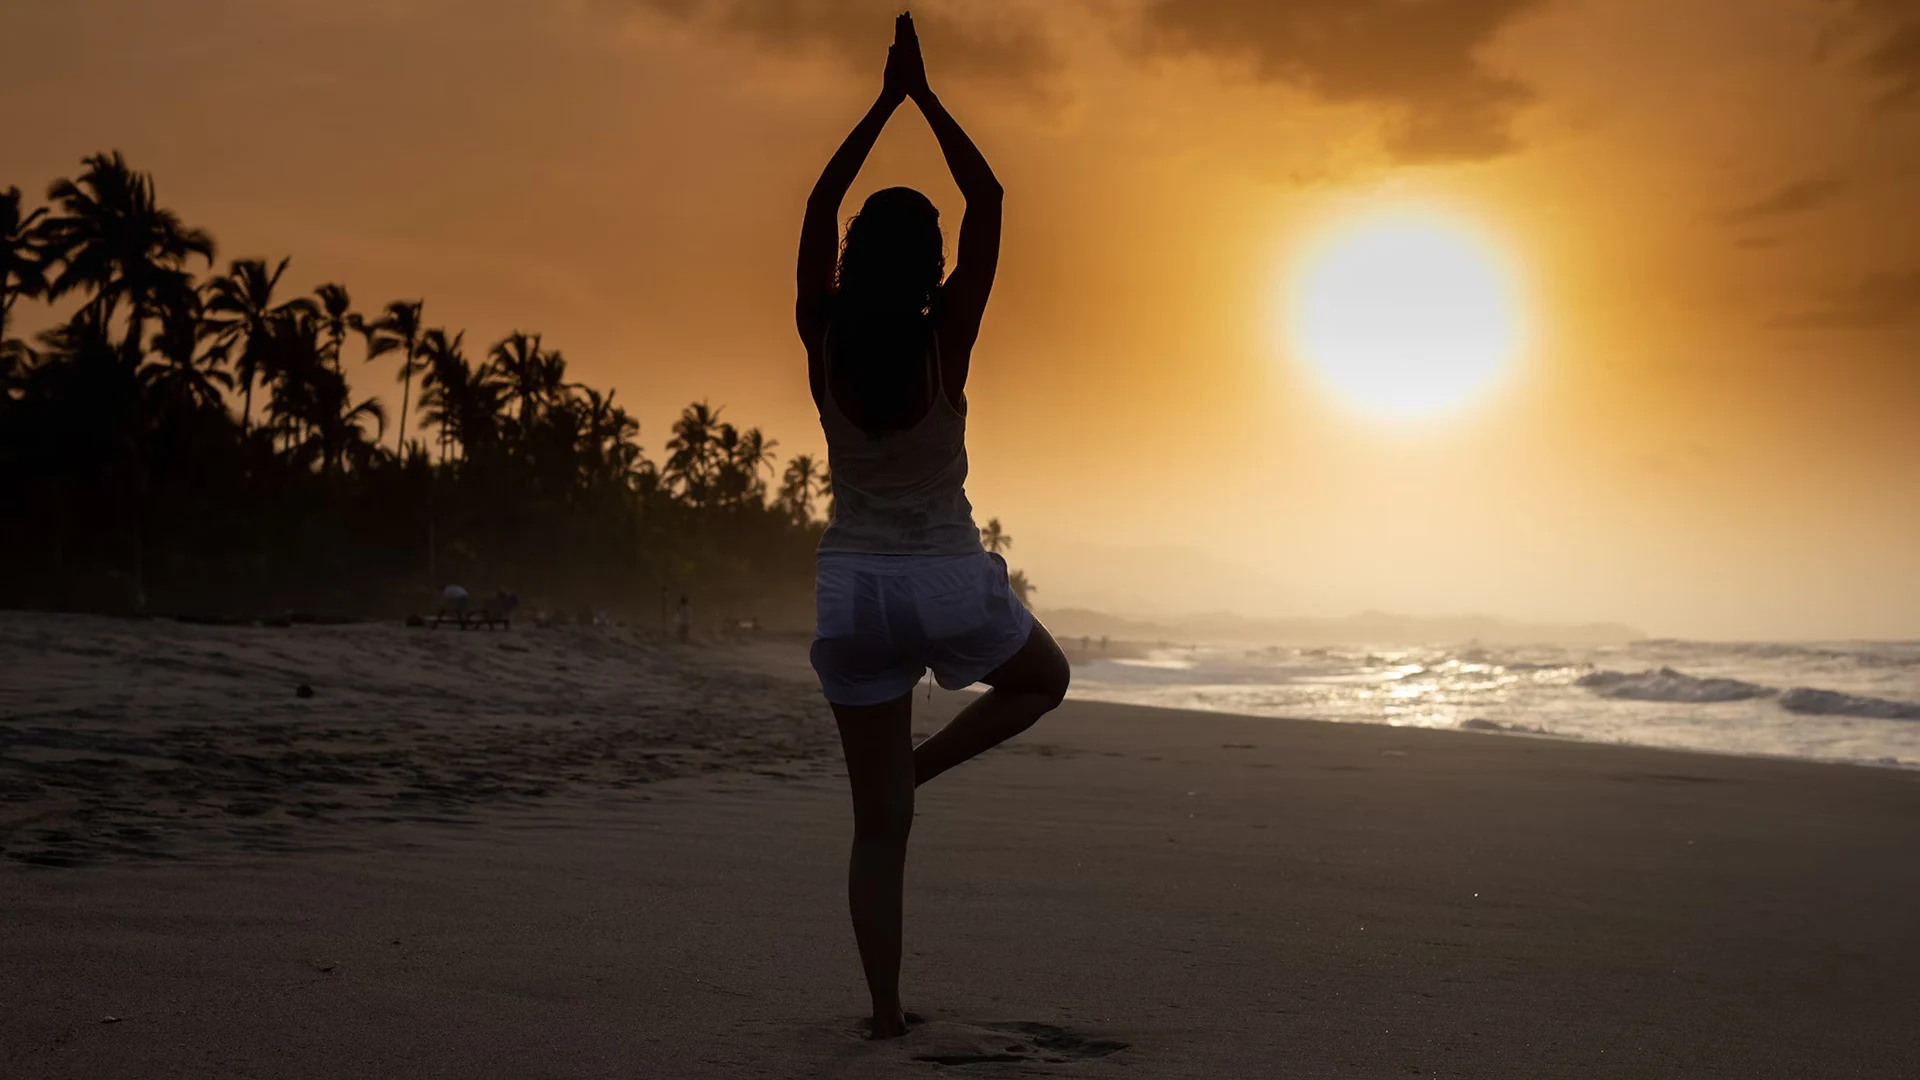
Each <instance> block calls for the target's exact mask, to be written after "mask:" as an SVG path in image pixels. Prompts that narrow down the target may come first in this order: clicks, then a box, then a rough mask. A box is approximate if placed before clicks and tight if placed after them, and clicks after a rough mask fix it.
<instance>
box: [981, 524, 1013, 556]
mask: <svg viewBox="0 0 1920 1080" xmlns="http://www.w3.org/2000/svg"><path fill="white" fill-rule="evenodd" d="M980 546H981V547H984V548H986V549H987V550H988V551H991V552H993V553H994V554H995V555H998V554H1000V553H1001V552H1003V551H1006V550H1008V549H1010V548H1012V547H1013V537H1011V536H1008V535H1007V534H1006V533H1005V532H1004V531H1002V530H1001V528H1000V519H999V518H991V519H989V520H988V521H987V527H986V528H984V529H981V530H980Z"/></svg>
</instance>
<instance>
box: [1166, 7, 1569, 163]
mask: <svg viewBox="0 0 1920 1080" xmlns="http://www.w3.org/2000/svg"><path fill="white" fill-rule="evenodd" d="M1542 2H1543V0H1148V3H1147V7H1146V9H1145V15H1144V18H1145V27H1146V31H1147V43H1148V45H1149V47H1150V48H1153V49H1156V50H1159V51H1164V52H1199V53H1206V54H1210V55H1215V56H1223V57H1237V58H1242V59H1245V60H1250V61H1251V62H1252V63H1253V67H1254V72H1255V74H1256V75H1257V76H1258V77H1260V78H1261V79H1264V80H1268V81H1272V82H1279V83H1287V84H1291V85H1295V86H1299V87H1301V88H1303V89H1305V90H1308V91H1311V92H1312V93H1314V94H1316V95H1318V96H1320V97H1322V98H1324V99H1326V100H1328V101H1334V102H1341V103H1354V104H1364V105H1379V106H1385V107H1387V108H1388V109H1389V110H1391V112H1392V113H1393V116H1394V121H1393V126H1392V128H1391V129H1390V131H1389V134H1388V149H1389V150H1390V151H1391V152H1392V153H1393V154H1394V155H1395V156H1396V157H1398V158H1400V159H1401V160H1407V161H1430V160H1444V159H1459V158H1484V157H1492V156H1495V155H1498V154H1501V153H1504V152H1506V151H1508V150H1510V149H1512V148H1513V145H1514V143H1513V136H1512V133H1511V131H1510V130H1509V126H1508V125H1509V122H1510V120H1511V119H1512V116H1513V112H1514V110H1515V109H1516V108H1518V107H1519V106H1520V105H1522V104H1524V103H1525V102H1526V101H1527V100H1528V98H1529V94H1528V92H1527V90H1526V88H1524V87H1522V86H1521V85H1520V84H1519V83H1517V82H1515V81H1513V80H1512V79H1509V78H1507V77H1505V76H1502V75H1499V74H1496V73H1494V72H1491V71H1489V70H1487V69H1486V68H1485V67H1483V66H1482V65H1481V64H1480V61H1479V60H1478V59H1477V56H1476V54H1477V53H1478V51H1479V50H1480V49H1481V48H1482V47H1483V46H1485V45H1486V44H1487V43H1488V42H1490V41H1491V40H1492V39H1493V38H1494V37H1495V35H1497V34H1498V33H1499V31H1500V30H1501V29H1502V28H1503V27H1505V26H1506V25H1508V24H1509V23H1510V22H1512V21H1513V20H1514V19H1515V18H1516V17H1518V16H1519V15H1521V14H1522V13H1524V12H1526V11H1528V10H1530V9H1532V8H1535V7H1538V6H1540V4H1541V3H1542Z"/></svg>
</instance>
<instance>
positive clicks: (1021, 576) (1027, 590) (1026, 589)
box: [1007, 570, 1040, 604]
mask: <svg viewBox="0 0 1920 1080" xmlns="http://www.w3.org/2000/svg"><path fill="white" fill-rule="evenodd" d="M1007 587H1008V588H1011V589H1012V590H1013V595H1015V596H1017V597H1019V598H1020V602H1021V603H1022V604H1027V603H1030V602H1031V601H1032V597H1033V594H1034V593H1037V592H1039V591H1040V589H1039V587H1038V586H1036V585H1034V583H1033V582H1031V581H1028V580H1027V572H1026V571H1025V570H1015V571H1014V572H1013V573H1011V574H1008V575H1007Z"/></svg>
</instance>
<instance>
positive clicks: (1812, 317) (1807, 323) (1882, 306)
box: [1774, 269, 1920, 330]
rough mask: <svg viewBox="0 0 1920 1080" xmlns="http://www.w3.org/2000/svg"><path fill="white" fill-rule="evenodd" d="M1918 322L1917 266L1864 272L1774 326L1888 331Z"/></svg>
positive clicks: (1919, 274)
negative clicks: (1810, 306)
mask: <svg viewBox="0 0 1920 1080" xmlns="http://www.w3.org/2000/svg"><path fill="white" fill-rule="evenodd" d="M1917 324H1920V269H1915V270H1883V271H1880V272H1879V273H1874V274H1868V275H1867V276H1866V277H1864V278H1861V279H1860V280H1859V281H1857V282H1855V283H1854V284H1852V285H1849V286H1847V287H1846V288H1844V289H1838V290H1836V291H1834V292H1832V293H1830V294H1829V295H1828V296H1827V297H1826V298H1825V300H1823V301H1822V302H1821V305H1820V306H1819V307H1817V308H1814V309H1812V310H1810V311H1804V312H1800V313H1798V314H1795V315H1788V316H1785V317H1783V318H1780V319H1776V320H1775V321H1774V325H1776V326H1782V327H1789V328H1792V329H1797V330H1889V329H1895V328H1899V327H1904V326H1912V325H1917Z"/></svg>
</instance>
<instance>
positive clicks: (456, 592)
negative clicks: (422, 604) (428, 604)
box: [434, 585, 468, 627]
mask: <svg viewBox="0 0 1920 1080" xmlns="http://www.w3.org/2000/svg"><path fill="white" fill-rule="evenodd" d="M467 599H468V597H467V590H466V589H465V587H463V586H460V585H449V586H447V587H446V588H444V589H442V590H440V615H439V618H437V619H435V620H434V621H435V622H438V621H440V620H441V619H452V620H454V621H455V622H457V623H459V624H460V625H461V626H463V627H464V626H466V625H467Z"/></svg>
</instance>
